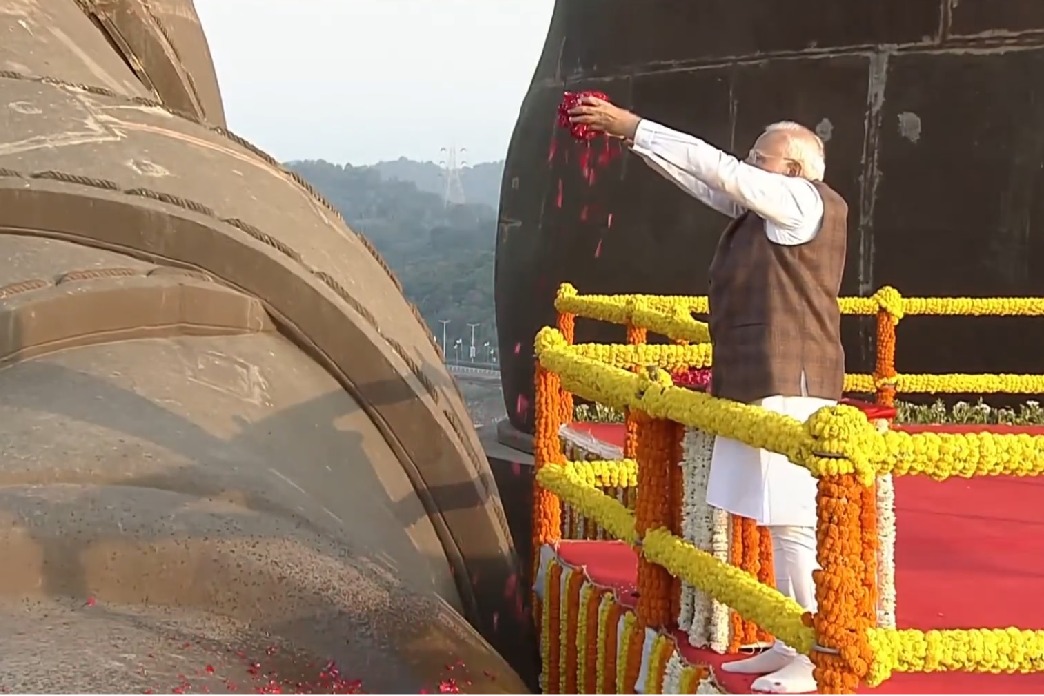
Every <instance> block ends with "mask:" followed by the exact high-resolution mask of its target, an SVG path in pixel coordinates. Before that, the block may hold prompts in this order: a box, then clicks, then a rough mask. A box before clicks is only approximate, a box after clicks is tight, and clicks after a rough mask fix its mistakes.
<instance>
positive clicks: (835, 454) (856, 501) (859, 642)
mask: <svg viewBox="0 0 1044 696" xmlns="http://www.w3.org/2000/svg"><path fill="white" fill-rule="evenodd" d="M843 408H844V407H838V408H832V409H823V410H821V411H819V412H817V413H816V414H813V416H812V419H810V421H809V432H810V434H812V438H813V439H812V441H811V451H812V453H813V456H814V457H819V458H823V459H828V460H834V461H835V462H836V461H848V460H847V459H846V455H845V450H844V447H843V446H841V447H838V442H837V441H836V439H837V437H838V433H842V435H841V436H840V437H842V438H844V437H845V433H847V434H848V435H849V436H852V437H856V436H858V435H859V432H858V429H859V428H860V427H864V426H865V427H867V428H869V427H871V426H869V424H867V423H865V420H864V421H863V424H862V426H860V424H859V421H858V419H853V418H851V417H850V414H848V413H846V412H845V411H844V410H841V409H843ZM813 420H814V421H815V422H813ZM853 428H854V430H853ZM821 433H829V434H830V438H831V439H825V436H824V435H821ZM867 489H868V487H867V486H866V485H864V483H863V482H861V481H860V478H859V475H858V474H856V473H842V474H829V475H821V476H820V477H819V481H818V483H817V487H816V540H817V549H816V560H817V561H818V565H819V570H816V571H815V572H814V573H813V578H814V580H815V584H816V604H817V609H816V613H815V616H814V617H813V627H814V629H815V633H816V646H815V648H814V649H813V652H812V661H813V663H814V664H815V668H816V669H815V678H816V684H817V686H818V691H819V693H827V694H852V693H855V690H856V687H857V686H858V685H859V682H860V681H861V680H862V679H863V678H864V677H865V676H866V675H867V673H868V672H869V669H870V665H871V663H872V662H873V653H872V651H871V649H870V644H869V642H868V638H867V630H868V629H869V628H871V627H872V626H873V625H874V624H875V621H876V599H875V592H874V586H875V583H876V579H877V578H876V573H875V569H874V567H872V566H870V567H868V565H867V563H866V562H865V559H867V558H868V557H873V558H876V550H877V533H876V532H877V530H876V526H875V525H874V524H873V518H872V517H871V518H869V520H868V518H867V516H866V514H864V513H865V512H866V507H867V504H868V503H867V501H868V500H869V508H870V513H871V514H872V512H873V510H874V509H875V503H874V500H873V497H872V496H870V497H869V498H868V496H867V495H866V491H867Z"/></svg>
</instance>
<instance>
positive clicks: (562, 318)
mask: <svg viewBox="0 0 1044 696" xmlns="http://www.w3.org/2000/svg"><path fill="white" fill-rule="evenodd" d="M575 327H576V315H575V314H568V313H560V314H559V315H558V331H559V333H561V334H562V338H563V339H564V340H565V342H566V343H568V344H570V345H572V344H573V343H574V340H573V334H574V331H575ZM558 407H559V409H560V410H561V416H560V417H559V423H572V422H573V394H572V393H571V392H568V391H566V390H565V389H563V388H562V386H561V383H559V396H558Z"/></svg>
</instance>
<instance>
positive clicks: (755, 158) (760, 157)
mask: <svg viewBox="0 0 1044 696" xmlns="http://www.w3.org/2000/svg"><path fill="white" fill-rule="evenodd" d="M768 160H783V161H784V162H794V163H795V164H796V163H797V160H794V159H791V158H789V157H783V156H782V155H766V154H765V153H764V152H761V151H760V150H751V151H750V152H748V153H747V164H752V165H754V166H758V165H761V164H764V163H765V162H767V161H768Z"/></svg>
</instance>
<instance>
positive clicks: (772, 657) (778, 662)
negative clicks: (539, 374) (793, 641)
mask: <svg viewBox="0 0 1044 696" xmlns="http://www.w3.org/2000/svg"><path fill="white" fill-rule="evenodd" d="M796 654H797V653H795V652H794V651H793V650H791V649H790V648H788V647H787V646H786V645H784V644H783V643H780V642H779V641H778V640H777V641H776V642H775V643H773V644H772V647H771V648H769V649H768V650H766V651H765V652H763V653H761V654H760V655H755V656H754V657H748V658H747V659H745V660H736V661H734V662H725V663H722V665H721V668H722V670H723V671H725V672H732V673H733V674H769V673H772V672H776V671H778V670H781V669H783V668H784V667H786V666H787V665H788V664H790V663H791V662H792V661H793V660H794V656H795V655H796Z"/></svg>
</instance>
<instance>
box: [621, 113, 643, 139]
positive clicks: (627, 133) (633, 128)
mask: <svg viewBox="0 0 1044 696" xmlns="http://www.w3.org/2000/svg"><path fill="white" fill-rule="evenodd" d="M641 122H642V118H641V117H640V116H638V115H637V114H628V122H627V125H626V127H625V128H624V133H623V138H624V140H630V141H631V142H634V137H635V136H636V135H637V134H638V125H639V124H640V123H641Z"/></svg>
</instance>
